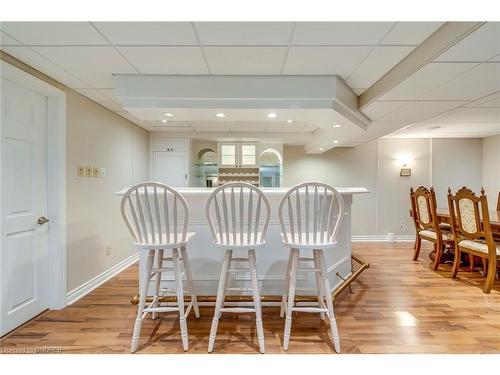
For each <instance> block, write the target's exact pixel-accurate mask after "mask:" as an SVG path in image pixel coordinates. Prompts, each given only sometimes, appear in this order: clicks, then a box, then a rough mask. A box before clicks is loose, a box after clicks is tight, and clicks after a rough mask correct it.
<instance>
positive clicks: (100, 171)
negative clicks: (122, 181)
mask: <svg viewBox="0 0 500 375" xmlns="http://www.w3.org/2000/svg"><path fill="white" fill-rule="evenodd" d="M99 177H100V178H104V177H106V168H100V169H99Z"/></svg>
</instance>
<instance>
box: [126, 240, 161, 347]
mask: <svg viewBox="0 0 500 375" xmlns="http://www.w3.org/2000/svg"><path fill="white" fill-rule="evenodd" d="M154 257H155V252H154V250H149V253H148V259H147V261H146V268H145V270H144V274H143V277H142V288H141V294H140V296H139V305H138V306H137V317H136V318H135V324H134V332H133V333H132V344H131V346H130V352H131V353H134V352H135V351H136V350H137V345H138V343H139V337H140V335H141V328H142V314H143V310H144V305H145V304H146V297H147V295H148V288H149V281H150V280H151V268H153V260H154Z"/></svg>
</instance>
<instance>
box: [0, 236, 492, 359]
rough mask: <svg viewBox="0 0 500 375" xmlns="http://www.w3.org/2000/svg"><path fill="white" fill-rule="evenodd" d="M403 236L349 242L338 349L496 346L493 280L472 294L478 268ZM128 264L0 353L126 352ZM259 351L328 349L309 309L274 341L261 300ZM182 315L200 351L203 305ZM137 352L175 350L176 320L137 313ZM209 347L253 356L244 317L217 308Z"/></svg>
mask: <svg viewBox="0 0 500 375" xmlns="http://www.w3.org/2000/svg"><path fill="white" fill-rule="evenodd" d="M412 245H413V244H411V243H399V244H384V243H380V244H365V243H356V244H354V245H353V253H354V254H355V255H357V256H358V257H359V258H361V259H364V260H367V261H368V262H369V263H370V268H369V269H368V270H366V271H365V272H363V273H362V275H361V276H360V277H359V278H358V280H357V281H355V282H354V283H353V284H352V291H353V293H352V294H350V293H349V291H348V290H346V291H344V292H343V293H342V295H341V296H340V297H339V298H338V300H337V301H336V304H335V306H336V314H337V322H338V326H339V332H340V338H341V347H342V353H499V352H500V281H499V280H496V282H495V285H494V288H493V290H492V292H491V294H490V295H486V294H483V293H482V290H481V286H482V283H483V282H484V278H483V277H482V275H481V274H480V273H479V272H473V273H471V272H465V271H463V272H459V277H458V278H457V279H456V280H452V279H451V278H450V271H449V270H450V266H448V265H444V266H443V267H441V269H440V270H439V271H437V272H434V271H432V270H431V269H430V262H429V258H428V256H427V254H428V252H429V251H430V247H429V246H426V247H424V248H423V249H422V251H421V253H420V261H418V262H413V261H412V259H411V258H412V254H413V249H412ZM137 271H138V267H137V265H134V266H132V267H130V268H129V269H127V270H126V271H124V272H122V273H121V274H120V275H118V276H117V277H115V278H113V279H112V280H110V281H109V282H107V283H106V284H104V285H102V286H101V287H99V288H98V289H96V290H95V291H93V292H92V293H90V294H89V295H87V296H86V297H84V298H82V299H81V300H79V301H78V302H76V303H75V304H73V305H71V306H69V307H68V308H66V309H64V310H61V311H48V312H46V313H44V314H42V315H41V316H39V317H37V318H36V319H34V320H32V321H31V322H29V323H27V324H25V325H24V326H22V327H20V328H18V329H17V330H15V331H13V332H11V333H10V334H8V335H7V336H5V337H4V338H3V339H1V340H0V352H1V351H3V352H8V351H9V350H12V349H15V350H27V349H28V350H29V349H30V348H31V349H33V348H39V347H56V348H60V349H61V350H62V353H129V348H130V338H131V334H132V328H133V324H134V319H135V314H136V307H135V306H132V305H131V304H130V302H129V301H130V296H131V295H133V294H134V293H136V290H137ZM263 313H264V330H265V340H266V353H275V354H276V353H334V352H333V348H332V345H331V343H330V340H329V336H328V334H329V333H328V331H329V329H328V325H327V323H324V322H322V321H321V320H320V318H319V315H318V314H306V313H296V314H295V315H294V319H293V324H292V337H291V340H290V345H289V350H288V351H287V352H284V351H283V350H282V348H281V342H282V339H283V326H284V320H283V319H280V317H279V309H278V308H275V307H264V308H263ZM201 314H202V317H201V318H200V319H199V320H197V319H195V318H194V315H193V314H191V315H190V317H189V319H188V329H189V340H190V341H189V344H190V348H189V351H188V352H187V353H191V354H192V353H204V354H205V353H207V345H208V335H209V331H210V324H211V320H212V314H213V308H212V307H203V308H202V309H201ZM138 353H184V352H183V350H182V345H181V340H180V333H179V328H178V319H176V318H175V315H174V314H162V315H161V317H160V318H159V319H157V320H156V321H153V320H151V319H149V318H148V319H146V320H145V321H144V324H143V329H142V333H141V343H140V346H139V350H138ZM214 353H252V354H258V345H257V338H256V332H255V320H254V318H253V315H251V314H249V315H246V314H243V315H241V314H239V315H236V314H234V315H231V314H224V315H223V318H222V320H221V321H220V323H219V331H218V336H217V340H216V346H215V350H214Z"/></svg>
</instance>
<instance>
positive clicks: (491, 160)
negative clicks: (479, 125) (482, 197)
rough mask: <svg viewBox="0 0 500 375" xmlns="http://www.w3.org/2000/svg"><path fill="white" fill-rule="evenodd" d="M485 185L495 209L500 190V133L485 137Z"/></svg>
mask: <svg viewBox="0 0 500 375" xmlns="http://www.w3.org/2000/svg"><path fill="white" fill-rule="evenodd" d="M483 186H484V189H485V190H486V194H488V204H489V206H490V208H491V209H492V210H493V209H495V208H496V200H497V196H498V192H499V191H500V135H496V136H494V137H488V138H483Z"/></svg>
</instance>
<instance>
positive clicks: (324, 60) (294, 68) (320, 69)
mask: <svg viewBox="0 0 500 375" xmlns="http://www.w3.org/2000/svg"><path fill="white" fill-rule="evenodd" d="M372 48H373V47H352V46H348V47H346V46H340V47H290V51H289V52H288V56H287V59H286V62H285V68H284V70H283V74H337V75H339V76H341V77H342V78H343V79H346V78H347V77H348V76H349V75H350V74H351V73H352V72H353V71H354V70H355V69H356V67H357V66H358V65H359V64H360V63H361V62H362V61H363V59H364V58H365V57H366V56H367V55H368V53H369V52H370V51H371V49H372Z"/></svg>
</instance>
